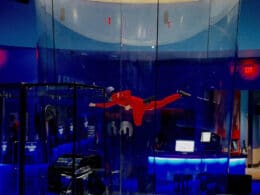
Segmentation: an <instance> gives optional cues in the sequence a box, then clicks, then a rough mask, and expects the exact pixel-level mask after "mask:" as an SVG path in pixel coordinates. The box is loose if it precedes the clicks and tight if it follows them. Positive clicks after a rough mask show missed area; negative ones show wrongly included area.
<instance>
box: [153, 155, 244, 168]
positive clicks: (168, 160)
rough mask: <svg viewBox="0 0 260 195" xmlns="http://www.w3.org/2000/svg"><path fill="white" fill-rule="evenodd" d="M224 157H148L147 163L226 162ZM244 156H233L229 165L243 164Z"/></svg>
mask: <svg viewBox="0 0 260 195" xmlns="http://www.w3.org/2000/svg"><path fill="white" fill-rule="evenodd" d="M227 159H228V158H226V157H221V158H174V157H173V158H170V157H152V156H149V157H148V162H149V163H155V164H172V165H176V164H200V163H205V164H226V163H227ZM245 161H246V160H245V158H235V159H230V161H229V166H237V165H244V164H245Z"/></svg>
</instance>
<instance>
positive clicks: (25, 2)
mask: <svg viewBox="0 0 260 195" xmlns="http://www.w3.org/2000/svg"><path fill="white" fill-rule="evenodd" d="M16 1H17V2H18V3H24V4H28V3H29V1H30V0H16Z"/></svg>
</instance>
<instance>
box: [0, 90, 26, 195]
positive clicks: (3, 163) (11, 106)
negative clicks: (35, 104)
mask: <svg viewBox="0 0 260 195" xmlns="http://www.w3.org/2000/svg"><path fill="white" fill-rule="evenodd" d="M0 111H1V113H0V117H1V118H0V125H1V126H0V128H1V131H0V132H1V133H0V138H1V148H0V154H1V157H0V169H1V171H0V183H1V185H0V194H6V193H7V194H19V190H20V188H19V187H20V183H19V181H20V180H19V174H20V173H21V168H22V167H21V166H20V158H19V151H20V122H21V121H20V90H19V87H15V86H10V87H8V86H3V85H1V87H0Z"/></svg>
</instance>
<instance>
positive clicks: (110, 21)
mask: <svg viewBox="0 0 260 195" xmlns="http://www.w3.org/2000/svg"><path fill="white" fill-rule="evenodd" d="M106 23H107V24H109V25H110V24H112V18H111V16H108V17H107V19H106Z"/></svg>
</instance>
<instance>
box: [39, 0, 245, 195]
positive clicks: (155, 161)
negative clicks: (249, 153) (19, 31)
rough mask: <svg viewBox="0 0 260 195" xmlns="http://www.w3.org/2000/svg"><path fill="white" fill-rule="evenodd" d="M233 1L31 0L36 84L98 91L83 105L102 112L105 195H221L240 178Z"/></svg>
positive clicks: (236, 9)
mask: <svg viewBox="0 0 260 195" xmlns="http://www.w3.org/2000/svg"><path fill="white" fill-rule="evenodd" d="M239 5H240V2H239V0H229V1H224V0H168V1H166V0H159V1H154V0H150V1H127V0H121V1H106V0H103V1H102V0H100V1H99V0H98V1H90V0H86V1H81V0H74V1H68V0H65V1H64V0H63V1H57V0H55V1H52V0H45V1H43V0H37V1H36V10H37V16H38V24H39V39H38V53H39V56H38V63H39V80H40V81H41V82H55V83H67V82H75V83H84V84H87V85H93V86H102V88H104V89H105V94H104V99H100V98H98V97H96V96H93V98H92V99H90V100H89V102H88V103H87V104H85V106H84V107H82V108H81V109H82V110H84V109H85V110H88V109H90V110H91V111H92V112H93V113H95V112H103V113H104V115H103V118H102V120H101V119H100V120H99V121H97V125H100V126H102V127H103V128H101V129H102V131H100V132H99V133H100V135H99V136H100V137H102V138H103V139H104V140H103V141H104V151H103V152H104V156H102V160H103V162H104V163H103V164H102V166H103V167H102V168H103V169H104V170H105V172H106V174H105V177H104V180H105V181H109V182H106V183H105V184H104V185H105V189H106V192H107V193H109V194H113V193H119V194H126V193H146V194H151V193H156V194H157V193H159V194H175V193H181V194H183V193H188V194H196V193H199V192H202V193H212V194H217V193H227V192H229V191H230V189H229V185H228V183H229V176H230V175H233V174H237V175H244V174H245V158H244V156H241V155H240V152H239V151H240V149H239V147H240V146H239V141H240V137H239V135H240V134H239V128H235V127H236V125H235V124H237V123H236V122H237V120H238V118H237V114H236V112H237V110H238V109H237V108H238V107H237V106H238V103H237V102H239V101H240V94H239V92H237V91H236V90H235V86H236V84H235V78H236V74H237V71H236V68H237V25H238V18H239ZM89 103H94V104H95V105H93V104H89ZM88 105H92V106H91V107H88ZM65 118H66V117H65ZM234 131H236V133H234ZM234 135H235V136H234ZM233 136H234V137H233ZM81 137H84V135H81ZM76 138H77V137H76ZM73 152H76V153H73V154H74V155H77V154H78V153H77V152H78V151H73ZM47 156H48V155H47ZM86 185H87V184H86Z"/></svg>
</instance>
